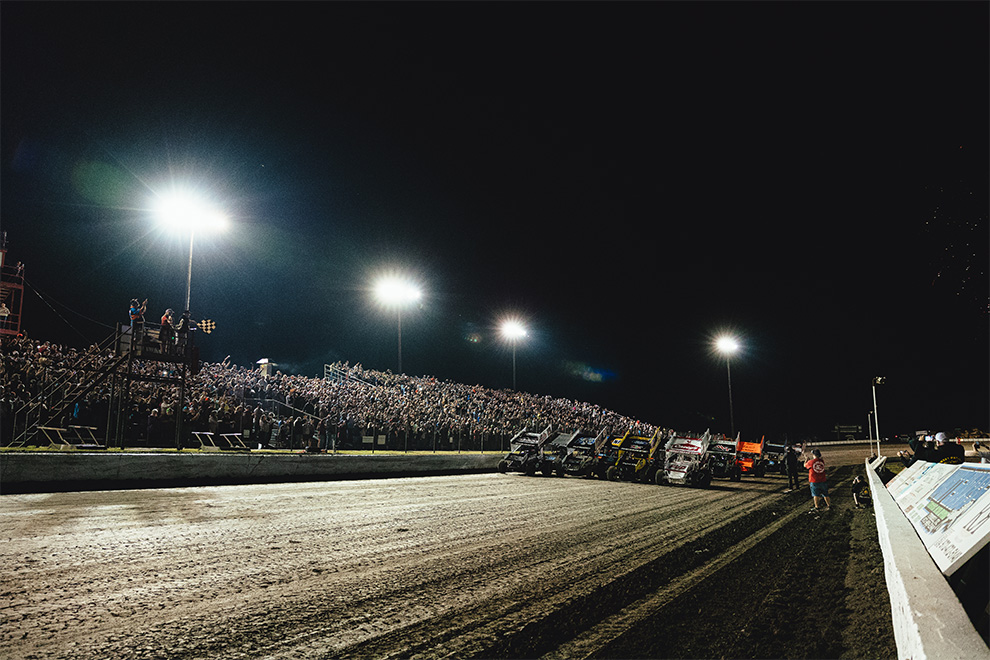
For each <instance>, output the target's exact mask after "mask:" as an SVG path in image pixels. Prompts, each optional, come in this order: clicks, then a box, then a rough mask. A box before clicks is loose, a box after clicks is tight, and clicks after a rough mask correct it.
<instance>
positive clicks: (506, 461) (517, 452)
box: [497, 426, 554, 477]
mask: <svg viewBox="0 0 990 660" xmlns="http://www.w3.org/2000/svg"><path fill="white" fill-rule="evenodd" d="M550 429H551V427H550V426H548V427H546V428H545V429H544V430H543V431H542V432H541V433H534V432H531V431H527V430H526V429H523V430H522V431H520V432H519V433H517V434H516V435H515V436H513V438H512V439H511V440H509V453H508V454H507V455H506V457H505V458H503V459H502V460H501V461H499V462H498V466H497V469H498V471H499V472H502V473H505V472H522V473H523V474H526V475H529V476H533V475H534V474H536V473H537V472H542V473H543V475H544V476H547V477H549V476H551V475H552V474H553V470H554V463H553V461H552V460H547V459H546V458H545V457H544V451H543V448H544V446H545V445H546V443H547V442H548V441H549V440H550Z"/></svg>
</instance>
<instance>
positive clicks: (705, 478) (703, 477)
mask: <svg viewBox="0 0 990 660" xmlns="http://www.w3.org/2000/svg"><path fill="white" fill-rule="evenodd" d="M695 485H696V486H698V488H708V487H709V486H711V485H712V473H711V472H709V471H708V470H705V471H704V472H702V473H701V474H699V475H698V480H697V481H696V482H695Z"/></svg>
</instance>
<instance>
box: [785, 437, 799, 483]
mask: <svg viewBox="0 0 990 660" xmlns="http://www.w3.org/2000/svg"><path fill="white" fill-rule="evenodd" d="M784 465H786V466H787V485H788V490H791V491H793V490H797V489H798V488H800V487H801V486H800V484H799V483H798V449H797V446H796V445H790V446H789V447H787V454H786V455H785V456H784Z"/></svg>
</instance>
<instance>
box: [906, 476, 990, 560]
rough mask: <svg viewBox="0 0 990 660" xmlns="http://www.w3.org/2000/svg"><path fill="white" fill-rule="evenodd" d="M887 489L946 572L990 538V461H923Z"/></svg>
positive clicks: (989, 540)
mask: <svg viewBox="0 0 990 660" xmlns="http://www.w3.org/2000/svg"><path fill="white" fill-rule="evenodd" d="M887 491H888V492H889V493H890V494H891V495H892V496H893V498H894V501H895V502H897V505H898V506H899V507H900V508H901V511H903V512H904V515H905V516H906V517H907V518H908V520H910V521H911V524H912V525H913V526H914V529H915V531H917V532H918V536H919V537H921V540H922V542H924V544H925V547H926V548H927V549H928V553H929V554H930V555H931V556H932V559H934V560H935V563H936V565H938V567H939V570H941V571H942V573H944V574H945V575H952V574H953V573H954V572H955V571H956V570H957V569H958V568H959V567H960V566H962V565H963V564H965V563H966V561H967V560H968V559H969V558H970V557H972V556H973V555H975V554H976V553H977V552H978V551H979V550H980V549H981V548H982V547H983V546H985V545H986V544H987V543H988V542H990V465H985V464H981V463H964V464H962V465H946V464H943V463H927V462H924V461H919V462H917V463H915V464H914V465H912V466H911V467H909V468H907V469H905V470H903V471H901V473H900V474H898V475H897V476H895V477H894V478H893V479H891V480H890V481H889V482H888V483H887Z"/></svg>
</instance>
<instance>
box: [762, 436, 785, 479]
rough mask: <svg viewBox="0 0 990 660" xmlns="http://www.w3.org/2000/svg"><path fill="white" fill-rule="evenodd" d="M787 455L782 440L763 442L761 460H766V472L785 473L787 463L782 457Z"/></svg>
mask: <svg viewBox="0 0 990 660" xmlns="http://www.w3.org/2000/svg"><path fill="white" fill-rule="evenodd" d="M786 456H787V445H785V444H784V443H782V442H770V441H769V440H767V441H766V442H765V443H763V460H764V461H765V462H766V468H767V469H766V471H767V473H768V474H774V473H777V474H784V475H786V474H787V465H786V464H785V463H784V458H785V457H786Z"/></svg>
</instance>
